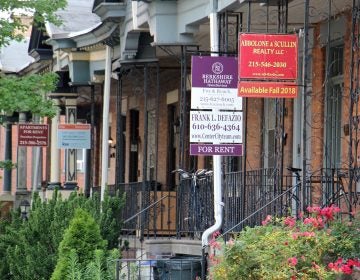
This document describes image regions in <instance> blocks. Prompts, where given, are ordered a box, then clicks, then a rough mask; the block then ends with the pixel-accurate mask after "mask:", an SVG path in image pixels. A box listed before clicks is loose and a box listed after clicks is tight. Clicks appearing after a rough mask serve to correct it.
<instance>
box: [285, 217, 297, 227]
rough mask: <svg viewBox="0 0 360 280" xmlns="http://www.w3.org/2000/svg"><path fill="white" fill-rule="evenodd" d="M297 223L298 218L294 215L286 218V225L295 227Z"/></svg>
mask: <svg viewBox="0 0 360 280" xmlns="http://www.w3.org/2000/svg"><path fill="white" fill-rule="evenodd" d="M295 224H296V219H295V218H294V217H286V218H285V220H284V225H285V226H288V227H290V228H293V227H294V226H295Z"/></svg>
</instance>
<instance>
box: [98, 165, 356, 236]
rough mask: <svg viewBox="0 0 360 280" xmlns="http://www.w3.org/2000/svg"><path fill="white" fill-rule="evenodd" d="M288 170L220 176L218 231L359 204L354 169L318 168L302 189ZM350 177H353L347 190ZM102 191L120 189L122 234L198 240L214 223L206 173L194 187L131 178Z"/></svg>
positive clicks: (348, 209) (346, 209) (185, 181)
mask: <svg viewBox="0 0 360 280" xmlns="http://www.w3.org/2000/svg"><path fill="white" fill-rule="evenodd" d="M288 174H289V175H288V176H282V177H280V176H279V172H278V171H277V170H275V169H260V170H252V171H248V172H246V173H245V180H244V177H243V176H244V174H243V172H231V173H227V174H225V175H224V184H223V197H224V224H223V229H222V230H223V232H226V231H229V230H230V229H231V230H230V232H238V231H241V230H242V228H243V227H244V226H255V225H261V222H262V221H263V220H264V219H265V218H266V216H267V215H272V216H274V215H276V216H285V215H289V214H292V215H296V214H298V213H299V212H300V211H303V210H304V209H306V207H307V206H309V205H319V206H322V207H325V206H329V205H332V204H335V205H337V206H339V207H340V208H341V209H342V213H350V212H351V211H352V210H353V209H354V208H355V207H359V206H360V173H359V172H358V171H355V170H354V171H352V173H350V175H349V171H348V170H343V169H336V170H334V169H321V170H319V171H317V172H314V173H313V174H312V175H311V176H309V177H308V178H307V179H306V186H304V187H303V186H302V185H301V184H302V180H298V179H296V177H295V175H290V174H291V173H288ZM351 176H352V177H351ZM350 178H352V181H353V182H352V187H351V190H349V181H350ZM244 181H245V186H244ZM304 188H305V191H303V189H304ZM95 190H96V189H94V190H93V191H95ZM98 190H99V189H98ZM108 192H109V194H111V195H115V194H116V192H119V193H120V194H121V193H122V194H123V195H124V193H125V200H126V202H125V207H124V210H123V212H122V215H123V216H122V220H123V221H125V223H124V226H123V231H124V232H126V233H128V234H135V233H136V235H137V236H140V237H142V238H147V237H150V236H152V237H156V236H176V237H177V238H182V237H186V238H195V239H200V237H201V234H202V232H203V231H204V230H206V229H207V228H208V227H210V226H211V225H212V224H213V223H214V213H213V180H212V177H211V176H208V177H207V178H206V179H204V180H200V181H199V182H198V186H197V187H196V188H194V186H192V185H191V180H190V179H183V180H181V182H180V184H179V186H178V187H177V188H176V190H175V191H161V186H160V184H158V183H156V182H146V183H145V184H144V183H143V182H136V183H128V184H119V185H118V186H117V187H115V186H114V185H110V186H108ZM304 193H305V195H306V196H307V198H306V199H304V198H303V195H304ZM304 201H305V202H304ZM259 209H261V211H259ZM236 225H238V226H236Z"/></svg>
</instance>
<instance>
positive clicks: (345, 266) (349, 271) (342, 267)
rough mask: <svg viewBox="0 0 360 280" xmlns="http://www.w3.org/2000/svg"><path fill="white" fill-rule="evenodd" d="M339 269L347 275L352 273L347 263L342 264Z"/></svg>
mask: <svg viewBox="0 0 360 280" xmlns="http://www.w3.org/2000/svg"><path fill="white" fill-rule="evenodd" d="M341 271H342V273H344V274H348V275H350V274H351V273H352V269H351V267H350V266H349V265H347V264H344V265H343V266H341Z"/></svg>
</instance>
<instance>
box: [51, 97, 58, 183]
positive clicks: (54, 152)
mask: <svg viewBox="0 0 360 280" xmlns="http://www.w3.org/2000/svg"><path fill="white" fill-rule="evenodd" d="M54 104H55V105H57V106H58V105H59V100H58V99H54ZM59 120H60V111H59V110H57V113H56V116H55V117H53V118H52V119H51V132H50V133H51V143H50V154H51V160H50V182H49V187H50V186H60V184H61V182H60V149H58V135H57V132H58V124H59Z"/></svg>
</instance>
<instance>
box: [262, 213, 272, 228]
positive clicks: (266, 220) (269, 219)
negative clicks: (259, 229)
mask: <svg viewBox="0 0 360 280" xmlns="http://www.w3.org/2000/svg"><path fill="white" fill-rule="evenodd" d="M271 218H272V217H271V215H267V216H266V218H265V220H263V221H262V222H261V224H262V225H263V226H266V225H267V224H268V223H269V222H270V221H271Z"/></svg>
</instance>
